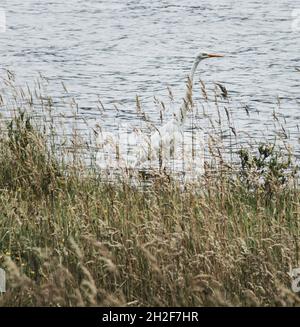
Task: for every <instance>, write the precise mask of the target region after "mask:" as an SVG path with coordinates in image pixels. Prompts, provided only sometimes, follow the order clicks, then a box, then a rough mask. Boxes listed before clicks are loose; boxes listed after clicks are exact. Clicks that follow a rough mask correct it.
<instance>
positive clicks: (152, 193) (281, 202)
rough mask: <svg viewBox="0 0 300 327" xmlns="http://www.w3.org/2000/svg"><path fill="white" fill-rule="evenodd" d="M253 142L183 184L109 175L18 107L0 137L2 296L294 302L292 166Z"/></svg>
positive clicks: (295, 194) (93, 301)
mask: <svg viewBox="0 0 300 327" xmlns="http://www.w3.org/2000/svg"><path fill="white" fill-rule="evenodd" d="M50 149H51V150H50ZM253 153H255V154H251V151H249V150H246V149H242V151H241V152H240V153H239V157H240V160H239V163H238V165H235V166H234V168H233V167H232V166H231V164H230V163H226V162H223V163H221V164H220V165H218V167H215V168H216V169H215V171H214V173H213V174H211V173H210V172H209V170H207V173H206V174H205V175H204V176H203V178H202V179H201V180H200V181H199V182H198V183H196V184H195V183H193V184H190V185H188V184H187V185H185V186H184V187H183V186H182V185H181V184H180V183H179V182H177V181H176V180H175V179H173V178H172V176H171V175H168V174H167V173H163V172H161V173H159V174H156V175H155V176H152V178H151V183H145V181H144V180H143V179H144V178H145V177H139V178H140V185H139V186H136V185H135V186H133V185H131V184H130V183H129V182H128V179H126V178H122V177H119V178H118V180H116V181H115V182H107V181H105V178H104V176H103V175H102V174H101V172H99V171H97V170H96V169H92V168H87V167H85V166H84V164H80V163H78V162H77V163H74V162H72V164H71V163H70V162H69V161H68V160H65V158H64V157H63V156H62V155H60V156H58V155H57V156H56V155H55V148H54V147H53V146H51V147H50V146H49V143H48V140H47V138H46V136H45V134H44V133H42V132H41V131H39V130H38V129H37V128H36V127H34V124H32V122H31V121H30V119H29V118H28V117H27V116H26V115H25V114H24V115H23V114H18V115H17V116H16V117H15V118H13V119H12V121H11V122H10V123H9V124H8V125H7V129H6V131H5V132H3V133H2V134H1V137H0V247H1V252H0V260H1V261H0V264H1V267H3V268H4V269H5V270H6V273H7V292H6V293H5V294H3V295H1V296H0V305H1V306H12V305H17V306H36V305H46V306H48V305H51V306H86V305H101V306H102V305H139V306H140V305H143V306H149V305H162V306H171V305H172V306H188V305H191V306H202V305H205V306H206V305H216V306H219V305H299V304H300V298H299V296H298V295H297V294H296V293H293V292H292V289H291V279H290V277H289V275H288V272H289V271H290V269H291V268H295V267H298V266H299V265H300V262H299V217H300V193H299V189H298V187H297V183H296V178H295V171H294V165H293V164H292V160H291V156H290V155H289V154H288V153H284V152H282V151H281V150H278V149H277V148H276V147H274V146H271V145H267V144H261V145H260V147H259V148H258V149H257V151H256V152H255V151H254V152H253ZM146 184H147V186H146Z"/></svg>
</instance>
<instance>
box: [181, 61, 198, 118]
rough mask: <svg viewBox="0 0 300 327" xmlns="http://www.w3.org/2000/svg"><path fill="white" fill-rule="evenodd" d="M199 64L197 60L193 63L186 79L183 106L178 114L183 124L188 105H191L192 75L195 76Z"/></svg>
mask: <svg viewBox="0 0 300 327" xmlns="http://www.w3.org/2000/svg"><path fill="white" fill-rule="evenodd" d="M199 62H200V61H199V60H195V61H194V63H193V66H192V69H191V72H190V74H189V79H188V82H187V86H186V93H185V97H184V100H183V104H182V106H181V108H180V113H179V115H180V118H181V122H182V123H183V122H184V120H185V118H186V115H187V112H188V109H189V105H190V104H191V97H192V91H193V81H194V75H195V72H196V69H197V67H198V65H199Z"/></svg>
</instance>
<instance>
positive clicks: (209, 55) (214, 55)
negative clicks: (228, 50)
mask: <svg viewBox="0 0 300 327" xmlns="http://www.w3.org/2000/svg"><path fill="white" fill-rule="evenodd" d="M221 57H224V56H223V55H219V54H208V58H221Z"/></svg>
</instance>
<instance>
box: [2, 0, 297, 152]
mask: <svg viewBox="0 0 300 327" xmlns="http://www.w3.org/2000/svg"><path fill="white" fill-rule="evenodd" d="M0 7H2V8H3V9H4V10H5V11H6V19H7V30H6V32H5V33H1V34H0V68H1V73H2V72H4V70H5V69H9V70H11V71H13V72H15V74H16V76H17V80H18V83H19V84H20V85H25V83H26V82H27V83H29V84H30V83H31V82H32V81H33V80H34V79H36V78H37V76H38V73H39V72H41V73H42V74H43V75H44V76H46V77H47V78H48V79H49V85H48V86H47V88H48V92H49V94H50V95H52V96H53V97H54V98H55V99H58V100H57V106H56V110H57V111H62V112H63V111H64V110H65V109H64V105H63V104H60V101H59V98H60V97H61V95H62V93H63V92H62V85H61V81H63V82H64V83H65V85H66V86H67V88H68V90H69V93H70V95H71V96H72V97H73V96H74V97H75V98H76V100H77V102H78V104H79V108H78V112H79V114H80V115H82V116H83V117H84V119H85V120H86V121H88V122H90V123H91V125H93V124H95V123H96V122H97V119H98V118H97V117H98V116H97V115H98V112H99V111H98V109H97V106H98V105H99V101H98V99H99V97H100V99H101V101H102V103H103V106H104V107H105V109H106V111H105V119H103V120H102V121H101V124H103V125H104V126H105V128H107V129H108V130H109V129H112V126H114V125H115V124H116V123H118V122H119V121H121V122H127V121H132V122H134V123H135V124H139V119H138V118H137V115H136V114H135V112H136V109H135V108H136V104H135V97H136V95H139V96H140V99H141V102H142V105H143V109H144V110H145V112H146V113H147V114H148V115H149V116H150V117H151V119H153V121H156V122H158V120H159V115H158V111H157V108H156V107H155V106H154V103H153V96H156V97H157V98H159V99H161V100H164V101H166V103H167V104H168V103H169V102H168V92H167V87H170V88H171V89H172V91H173V94H174V96H175V99H176V101H175V103H174V104H173V105H172V106H173V107H175V106H177V103H180V99H181V98H182V97H183V95H184V91H185V80H186V76H187V74H188V73H189V71H190V67H191V65H192V63H193V60H194V56H195V54H197V53H198V52H200V51H201V52H212V53H221V54H224V55H225V57H224V58H222V59H214V60H212V59H211V60H207V61H204V62H202V63H201V64H200V66H199V71H198V73H197V74H196V78H195V82H196V83H197V82H199V80H200V78H201V79H202V80H203V81H205V83H206V84H207V87H208V88H209V89H212V88H213V87H214V84H213V83H214V82H219V83H221V84H222V85H224V86H225V87H226V88H227V90H228V92H229V96H230V106H231V107H232V110H233V112H234V117H235V125H236V128H237V129H239V130H243V131H246V132H248V133H250V135H252V136H253V137H255V136H256V137H259V136H260V135H261V133H268V131H272V128H273V123H272V119H271V117H272V112H273V110H274V109H276V110H278V111H279V112H280V113H281V114H282V115H283V116H284V118H285V119H286V123H285V124H286V127H287V128H288V130H289V132H290V134H291V139H292V143H293V144H294V146H295V148H296V151H299V149H298V138H299V136H298V134H299V133H298V130H297V124H298V121H299V117H300V105H299V102H300V92H299V91H300V87H299V82H300V72H299V71H297V70H296V68H297V67H300V56H299V50H300V29H299V28H297V27H298V26H297V25H298V24H297V21H296V22H295V21H294V22H293V20H295V19H297V17H292V13H293V12H294V13H295V9H297V7H298V8H299V7H300V3H298V4H297V2H296V1H293V0H281V1H279V0H273V1H271V0H263V1H255V0H250V1H247V2H241V1H234V0H231V1H224V0H218V1H217V0H211V1H207V0H202V1H195V0H193V1H190V0H181V1H179V0H169V1H162V0H160V1H158V0H152V1H145V0H135V1H113V0H103V1H100V0H99V1H97V0H70V1H65V2H64V1H56V0H51V1H50V0H43V1H40V0H26V1H23V0H22V1H21V0H9V1H8V0H7V1H1V4H0ZM296 13H297V12H296ZM299 25H300V24H299ZM295 26H296V28H295ZM2 88H4V87H3V86H2ZM4 91H5V90H3V89H2V90H1V92H4ZM199 93H200V92H199ZM197 97H198V94H197V92H195V98H196V99H197ZM199 97H200V95H199ZM278 99H280V109H278V108H277V107H278V105H277V103H278V101H279V100H278ZM116 104H117V106H118V108H119V109H120V110H121V111H120V112H119V114H118V115H117V114H116V111H115V109H114V105H116ZM172 106H171V107H172ZM244 106H247V108H248V110H249V112H250V113H251V115H250V116H248V115H247V114H246V113H245V110H243V107H244ZM171 109H172V108H171ZM258 112H259V113H258ZM212 114H213V113H212ZM66 124H68V119H66ZM82 128H84V127H82Z"/></svg>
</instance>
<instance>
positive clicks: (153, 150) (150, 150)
mask: <svg viewBox="0 0 300 327" xmlns="http://www.w3.org/2000/svg"><path fill="white" fill-rule="evenodd" d="M219 57H223V56H222V55H218V54H209V53H200V54H199V55H197V57H196V58H195V61H194V63H193V66H192V69H191V72H190V74H189V77H188V83H187V90H186V95H185V97H184V99H183V104H182V106H181V107H180V110H179V112H178V113H177V114H174V115H173V117H172V118H171V120H170V121H168V122H167V123H166V124H164V125H163V126H161V127H159V128H157V129H156V131H155V132H154V133H153V134H152V135H151V136H150V137H149V139H148V140H147V142H146V143H147V144H143V145H139V146H137V147H136V150H137V151H136V161H135V164H134V166H135V167H137V166H139V165H141V164H143V163H145V162H147V161H149V160H150V161H151V160H155V159H161V160H165V159H167V158H169V157H170V156H171V155H173V154H174V151H175V149H176V147H177V146H178V145H179V144H180V142H181V140H182V139H183V125H184V121H185V118H186V116H187V112H188V111H189V110H190V108H191V107H192V88H193V80H194V75H195V72H196V69H197V67H198V65H199V63H200V62H201V61H202V60H204V59H209V58H219Z"/></svg>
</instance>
